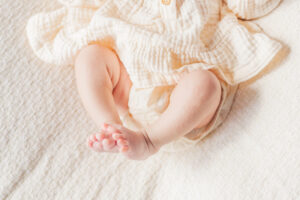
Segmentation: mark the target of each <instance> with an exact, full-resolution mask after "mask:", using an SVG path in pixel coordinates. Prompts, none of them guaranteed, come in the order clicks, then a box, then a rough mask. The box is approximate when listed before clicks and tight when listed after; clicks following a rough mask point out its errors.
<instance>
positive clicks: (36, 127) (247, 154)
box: [0, 0, 300, 200]
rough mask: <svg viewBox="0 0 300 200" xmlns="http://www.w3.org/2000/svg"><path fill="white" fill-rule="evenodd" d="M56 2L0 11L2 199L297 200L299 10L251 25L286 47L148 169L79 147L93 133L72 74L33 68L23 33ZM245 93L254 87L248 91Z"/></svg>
mask: <svg viewBox="0 0 300 200" xmlns="http://www.w3.org/2000/svg"><path fill="white" fill-rule="evenodd" d="M59 6H60V5H58V4H57V3H56V2H55V1H51V0H45V1H34V0H23V1H9V2H5V4H4V1H3V0H1V1H0V9H1V10H0V47H1V48H0V55H1V59H0V105H1V107H0V131H1V137H0V199H1V200H2V199H18V200H19V199H41V200H44V199H51V200H52V199H64V200H65V199H72V200H73V199H75V200H76V199H78V200H79V199H109V200H110V199H185V200H188V199H205V200H210V199H216V200H219V199H230V200H235V199H237V200H240V199H251V200H252V199H255V200H256V199H257V200H258V199H259V200H261V199H267V200H268V199H280V200H282V199H284V200H285V199H295V200H296V199H299V197H300V131H299V130H300V123H299V118H300V105H299V102H300V81H299V77H300V68H299V65H300V57H299V54H300V38H299V32H300V23H299V22H300V1H298V0H284V1H283V2H282V3H281V4H280V6H279V7H278V8H277V9H276V10H274V11H273V12H272V13H271V14H269V15H267V16H265V17H263V18H261V19H258V20H255V22H256V23H258V24H259V25H260V26H261V27H262V28H263V29H264V32H265V33H267V34H268V35H269V36H271V37H274V38H276V39H278V40H280V42H281V43H282V44H284V45H285V47H284V50H283V51H282V53H281V54H280V55H279V57H278V58H277V59H276V60H274V62H273V63H272V64H271V65H270V66H269V67H268V68H267V69H266V70H264V72H263V73H261V75H260V76H259V77H257V78H256V80H250V81H248V82H246V83H243V84H242V85H240V89H239V91H238V93H237V95H236V99H235V103H234V105H233V110H232V111H231V113H230V114H229V116H228V118H227V119H226V121H225V122H224V124H223V125H221V126H220V127H219V128H218V129H217V130H216V131H215V132H214V133H212V134H210V135H209V136H208V137H207V138H206V139H204V140H203V141H202V142H200V143H199V144H197V145H196V146H195V147H194V148H192V149H189V150H188V151H184V152H178V153H166V152H159V153H158V154H157V155H155V156H153V157H150V158H149V159H148V160H146V161H142V162H137V161H129V160H127V159H125V158H123V157H121V156H119V155H111V154H97V153H94V152H92V151H90V150H89V149H87V148H86V146H85V144H86V143H85V139H86V137H87V136H88V135H89V134H90V133H91V131H93V130H95V129H96V127H95V125H94V124H93V123H92V121H91V119H90V118H89V117H88V115H87V114H86V112H85V110H84V109H83V107H82V105H81V102H80V99H79V96H78V94H77V91H76V84H75V80H74V72H73V70H72V68H71V67H61V66H51V65H48V64H44V63H42V62H41V61H40V60H38V59H37V58H36V56H35V55H34V54H33V52H32V50H31V49H30V47H29V44H28V41H27V38H26V33H25V26H26V22H27V19H28V18H29V17H30V16H32V14H34V13H37V12H40V11H41V10H44V11H51V10H53V9H57V8H58V7H59ZM250 83H251V84H250Z"/></svg>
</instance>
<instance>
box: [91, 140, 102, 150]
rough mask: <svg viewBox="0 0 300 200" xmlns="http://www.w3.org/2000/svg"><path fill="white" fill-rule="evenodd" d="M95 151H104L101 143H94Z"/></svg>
mask: <svg viewBox="0 0 300 200" xmlns="http://www.w3.org/2000/svg"><path fill="white" fill-rule="evenodd" d="M92 148H93V150H95V151H101V150H102V145H101V143H100V142H94V143H93V145H92Z"/></svg>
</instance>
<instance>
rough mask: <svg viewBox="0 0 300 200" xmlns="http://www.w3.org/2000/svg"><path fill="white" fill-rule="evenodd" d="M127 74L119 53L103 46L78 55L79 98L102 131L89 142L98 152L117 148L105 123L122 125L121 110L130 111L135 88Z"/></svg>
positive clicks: (86, 50)
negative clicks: (129, 107) (129, 101)
mask: <svg viewBox="0 0 300 200" xmlns="http://www.w3.org/2000/svg"><path fill="white" fill-rule="evenodd" d="M126 73H127V72H126V70H125V69H124V66H122V63H121V62H119V59H118V58H117V56H116V54H115V53H114V52H113V51H111V50H109V49H108V48H105V47H102V46H100V45H97V44H94V45H88V46H87V47H84V48H83V49H82V50H81V51H80V52H79V53H78V55H77V56H76V60H75V74H76V82H77V88H78V92H79V95H80V97H81V100H82V102H83V105H84V107H85V108H86V110H87V112H88V113H89V115H90V116H91V118H92V119H93V120H94V121H95V123H96V125H97V126H98V128H99V129H101V131H100V133H98V134H96V135H93V136H92V137H93V138H94V139H95V140H97V141H96V142H95V143H89V144H90V146H92V147H95V149H98V150H101V149H104V150H112V147H114V146H115V141H114V140H113V139H112V138H111V137H109V136H110V135H111V134H108V132H107V131H112V129H111V130H107V126H105V125H104V123H105V122H108V123H113V124H122V122H121V120H120V118H119V113H118V111H119V112H125V111H126V109H128V95H129V90H130V87H131V85H132V83H131V81H130V79H129V76H128V74H126ZM89 141H90V140H89ZM102 144H103V145H102ZM114 151H116V150H114Z"/></svg>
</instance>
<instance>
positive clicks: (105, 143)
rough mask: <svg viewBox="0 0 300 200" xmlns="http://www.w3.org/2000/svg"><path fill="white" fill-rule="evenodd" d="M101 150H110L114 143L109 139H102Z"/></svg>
mask: <svg viewBox="0 0 300 200" xmlns="http://www.w3.org/2000/svg"><path fill="white" fill-rule="evenodd" d="M102 144H103V148H104V150H111V149H112V148H113V147H114V146H115V141H113V140H109V139H104V140H103V141H102Z"/></svg>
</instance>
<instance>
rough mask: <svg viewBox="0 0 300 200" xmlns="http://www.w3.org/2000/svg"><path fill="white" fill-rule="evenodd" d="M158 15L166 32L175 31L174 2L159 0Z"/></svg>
mask: <svg viewBox="0 0 300 200" xmlns="http://www.w3.org/2000/svg"><path fill="white" fill-rule="evenodd" d="M159 1H160V2H159V3H160V14H161V17H162V18H163V20H164V23H165V27H166V29H167V32H173V31H175V30H176V23H177V21H176V19H177V9H176V0H159Z"/></svg>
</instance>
